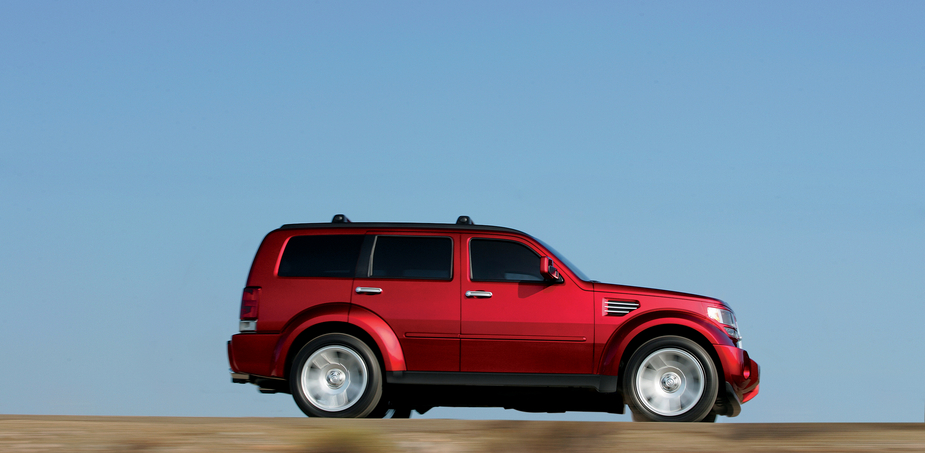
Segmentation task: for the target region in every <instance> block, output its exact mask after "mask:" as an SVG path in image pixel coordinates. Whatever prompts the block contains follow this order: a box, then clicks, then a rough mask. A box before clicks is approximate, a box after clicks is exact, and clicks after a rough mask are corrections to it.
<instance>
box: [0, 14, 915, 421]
mask: <svg viewBox="0 0 925 453" xmlns="http://www.w3.org/2000/svg"><path fill="white" fill-rule="evenodd" d="M923 20H925V3H923V2H918V1H908V2H902V1H892V2H855V1H809V2H805V1H800V2H781V1H771V2H739V1H730V2H687V1H682V2H535V1H528V2H513V1H511V2H496V1H489V2H429V1H420V2H307V1H306V2H233V1H221V2H212V1H194V2H193V1H157V2H123V1H112V2H98V1H82V2H48V1H12V0H8V1H2V0H0V288H2V294H3V296H4V298H3V302H2V307H3V308H2V312H3V316H2V319H3V321H2V328H0V345H2V347H0V372H2V373H0V374H2V375H3V379H2V382H3V384H2V385H0V413H7V414H77V415H178V416H301V412H299V411H298V409H297V407H296V405H295V403H294V402H293V401H292V399H291V398H290V397H289V396H288V395H260V394H258V393H257V390H256V388H255V387H254V386H250V385H246V386H245V385H234V384H231V382H230V378H229V375H228V363H227V357H226V353H225V342H226V341H227V340H228V339H229V337H230V336H231V335H232V334H233V333H236V331H237V315H238V308H239V304H240V295H241V289H242V288H243V286H244V283H245V278H246V276H247V272H248V269H249V267H250V263H251V260H252V258H253V254H254V252H255V251H256V248H257V246H258V245H259V243H260V240H261V239H262V238H263V236H264V235H265V234H266V233H267V232H269V231H270V230H272V229H274V228H276V227H278V226H279V225H282V224H284V223H295V222H326V221H330V219H331V217H332V216H333V215H334V214H337V213H344V214H346V215H347V216H349V217H350V218H351V219H352V220H354V221H413V222H418V221H419V222H453V221H454V220H455V219H456V217H457V216H459V215H461V214H465V215H469V216H472V218H473V219H474V220H475V222H476V223H481V224H491V225H501V226H508V227H512V228H517V229H521V230H524V231H527V232H529V233H531V234H533V235H535V236H537V237H539V238H542V239H543V240H545V241H547V242H548V243H550V244H552V245H554V246H555V247H556V248H557V249H558V250H559V251H561V252H562V253H563V254H565V255H566V256H568V257H569V259H570V260H571V261H572V262H574V263H576V264H577V265H579V266H580V267H581V269H582V270H583V271H584V272H585V273H586V274H588V275H590V276H591V277H592V278H595V279H597V280H602V281H606V282H613V283H622V284H632V285H638V286H648V287H657V288H664V289H673V290H679V291H685V292H692V293H698V294H705V295H709V296H713V297H718V298H720V299H723V300H725V301H726V302H728V303H729V304H730V305H732V307H733V308H734V309H735V311H736V313H737V316H738V318H739V323H740V326H741V328H742V330H743V333H744V336H745V345H746V347H747V349H748V351H749V353H750V354H751V355H752V357H753V358H754V359H756V360H757V361H758V362H759V363H760V364H761V366H762V384H761V393H760V395H759V396H758V397H757V398H756V399H755V400H753V401H752V402H750V403H748V404H746V405H745V406H744V408H743V413H742V415H741V416H740V417H738V418H735V419H726V418H721V420H722V421H724V422H726V421H732V422H832V421H837V422H841V421H858V422H892V421H896V422H921V421H923V417H925V386H923V385H922V378H921V377H922V376H923V375H925V353H923V349H922V345H923V340H922V338H923V328H922V325H923V319H925V308H923V306H925V304H923V302H925V27H923V25H922V24H923ZM427 415H428V416H432V417H466V418H524V419H533V418H540V419H595V420H628V419H629V417H628V416H612V415H588V414H564V415H563V414H558V415H555V414H554V415H532V414H523V413H517V412H512V411H504V410H500V409H497V410H459V409H439V410H434V411H433V412H430V413H428V414H427Z"/></svg>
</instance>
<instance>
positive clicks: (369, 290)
mask: <svg viewBox="0 0 925 453" xmlns="http://www.w3.org/2000/svg"><path fill="white" fill-rule="evenodd" d="M381 293H382V288H372V287H369V286H357V294H381Z"/></svg>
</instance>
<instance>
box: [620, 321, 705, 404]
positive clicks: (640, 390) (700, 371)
mask: <svg viewBox="0 0 925 453" xmlns="http://www.w3.org/2000/svg"><path fill="white" fill-rule="evenodd" d="M718 388H719V382H718V377H717V373H716V366H715V365H714V364H713V360H712V359H711V358H710V356H709V354H707V352H706V351H705V350H704V349H703V348H702V347H701V346H700V345H698V344H697V343H695V342H693V341H691V340H689V339H687V338H684V337H677V336H664V337H658V338H654V339H652V340H649V341H647V342H646V343H644V344H643V345H642V346H640V347H639V349H637V350H636V352H634V353H633V355H632V356H631V357H630V360H629V362H628V363H627V366H626V372H625V373H624V376H623V394H624V395H625V397H626V400H627V404H628V405H629V407H630V410H631V411H632V412H633V420H634V421H659V422H696V421H706V420H707V419H709V417H710V415H711V414H710V411H711V410H712V409H713V404H714V403H715V401H716V394H717V389H718ZM714 417H715V416H714Z"/></svg>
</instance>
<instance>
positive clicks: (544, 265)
mask: <svg viewBox="0 0 925 453" xmlns="http://www.w3.org/2000/svg"><path fill="white" fill-rule="evenodd" d="M540 275H542V276H543V278H545V279H546V280H552V281H554V282H556V283H562V282H563V281H565V280H563V279H562V276H561V275H559V270H558V269H556V265H555V264H554V263H553V262H552V258H550V257H548V256H544V257H542V258H540Z"/></svg>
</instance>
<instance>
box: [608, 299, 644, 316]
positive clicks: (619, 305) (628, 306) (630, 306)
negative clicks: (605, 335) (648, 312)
mask: <svg viewBox="0 0 925 453" xmlns="http://www.w3.org/2000/svg"><path fill="white" fill-rule="evenodd" d="M637 308H639V302H636V301H626V300H607V299H604V316H625V315H627V314H629V312H631V311H633V310H635V309H637Z"/></svg>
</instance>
